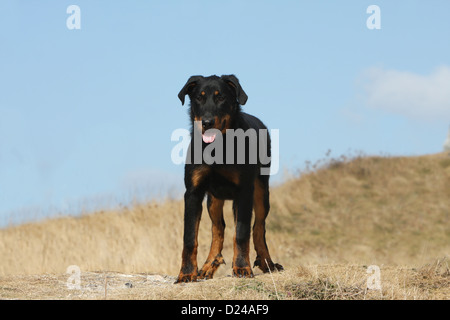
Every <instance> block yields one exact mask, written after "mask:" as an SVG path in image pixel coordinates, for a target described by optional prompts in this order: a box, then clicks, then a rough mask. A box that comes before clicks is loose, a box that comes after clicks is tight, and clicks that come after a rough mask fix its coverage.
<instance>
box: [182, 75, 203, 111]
mask: <svg viewBox="0 0 450 320" xmlns="http://www.w3.org/2000/svg"><path fill="white" fill-rule="evenodd" d="M201 79H203V77H202V76H192V77H190V78H189V79H188V81H187V82H186V84H185V85H184V87H183V89H181V91H180V93H179V94H178V98H179V99H180V100H181V105H184V98H185V96H186V95H187V94H189V93H190V90H191V89H192V88H193V87H195V86H196V85H197V83H198V82H199V81H200V80H201Z"/></svg>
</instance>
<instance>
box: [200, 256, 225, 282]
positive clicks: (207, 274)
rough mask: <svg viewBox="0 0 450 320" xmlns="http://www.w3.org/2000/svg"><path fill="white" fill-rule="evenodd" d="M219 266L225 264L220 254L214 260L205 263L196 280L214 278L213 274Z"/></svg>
mask: <svg viewBox="0 0 450 320" xmlns="http://www.w3.org/2000/svg"><path fill="white" fill-rule="evenodd" d="M221 264H226V263H225V260H224V259H223V257H222V255H221V254H218V255H217V256H216V257H215V258H214V260H212V261H210V260H208V261H206V262H205V264H204V265H203V267H202V269H201V270H200V272H199V275H198V278H199V279H205V280H208V279H212V278H213V276H214V273H215V272H216V271H217V269H218V268H219V266H220V265H221Z"/></svg>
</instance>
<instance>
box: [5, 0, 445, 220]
mask: <svg viewBox="0 0 450 320" xmlns="http://www.w3.org/2000/svg"><path fill="white" fill-rule="evenodd" d="M72 4H75V5H78V6H79V7H80V9H81V29H79V30H69V29H68V28H67V26H66V20H67V18H68V17H69V16H70V14H67V13H66V9H67V7H68V6H69V5H72ZM372 4H375V5H378V6H379V8H380V10H381V15H380V17H381V29H379V30H377V29H374V30H370V29H368V28H367V26H366V20H367V19H368V18H369V17H370V15H371V14H368V13H366V9H367V7H368V6H369V5H372ZM449 12H450V2H448V1H439V0H435V1H429V2H426V1H360V0H354V1H341V2H339V3H338V2H337V1H308V2H306V1H251V0H248V1H227V2H224V1H122V2H121V3H119V2H118V1H116V2H111V1H60V0H58V1H56V0H54V1H49V0H48V1H2V2H1V3H0V46H1V47H0V48H1V49H0V225H4V224H5V223H8V222H11V221H13V222H14V221H23V220H24V219H25V220H26V219H31V218H37V217H43V216H46V215H49V214H55V213H56V212H60V213H62V214H66V213H75V214H76V213H79V212H80V211H83V210H89V209H92V208H93V207H98V208H100V207H104V206H109V205H116V204H118V203H122V204H125V205H126V204H127V203H129V201H130V200H132V199H133V198H136V199H140V200H142V199H148V198H151V197H152V196H155V195H156V196H161V195H162V196H167V195H169V196H172V197H178V196H179V195H180V194H181V193H182V192H183V179H182V175H183V167H182V166H180V165H175V164H173V163H172V161H171V158H170V155H171V150H172V148H173V147H174V145H175V144H176V143H175V142H172V141H171V140H170V137H171V133H172V132H173V131H174V130H175V129H177V128H188V126H189V123H188V117H187V112H186V110H187V107H186V105H185V106H181V103H180V101H179V100H178V97H177V94H178V92H179V90H180V89H181V88H182V86H183V85H184V83H185V82H186V80H187V79H188V77H189V76H191V75H196V74H202V75H211V74H217V75H222V74H235V75H237V77H238V78H239V79H240V82H241V85H242V87H243V88H244V90H245V91H246V93H247V95H248V96H249V100H248V102H247V104H246V105H245V106H244V110H245V111H246V112H248V113H251V114H254V115H256V116H258V117H260V118H261V119H262V120H263V121H264V122H265V123H266V124H267V125H268V127H269V128H273V129H279V133H280V166H281V169H282V170H280V173H279V174H278V175H277V176H274V177H273V179H274V180H278V181H280V180H281V179H282V171H283V169H285V170H290V171H293V170H296V169H297V168H301V167H302V166H303V165H304V163H305V161H313V162H314V161H316V160H318V159H320V158H323V157H324V156H325V154H326V152H327V151H328V150H331V151H332V153H331V156H336V157H338V156H340V155H341V154H348V153H349V152H351V151H363V152H365V153H367V154H374V155H376V154H389V155H420V154H427V153H435V152H440V151H441V150H442V144H443V142H444V140H445V137H446V135H447V131H448V127H449V124H450V97H449V91H450V61H449V59H450V58H449V57H450V41H449V39H450V38H449V36H450V19H448V13H449ZM21 219H22V220H21Z"/></svg>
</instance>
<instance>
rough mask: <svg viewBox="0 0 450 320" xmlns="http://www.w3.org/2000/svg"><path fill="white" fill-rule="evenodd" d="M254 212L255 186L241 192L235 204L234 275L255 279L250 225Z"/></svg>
mask: <svg viewBox="0 0 450 320" xmlns="http://www.w3.org/2000/svg"><path fill="white" fill-rule="evenodd" d="M252 210H253V186H251V187H249V188H248V189H246V190H241V192H240V193H239V196H238V197H237V199H236V200H235V201H234V203H233V211H234V219H235V223H236V233H235V236H234V257H233V275H234V276H236V277H245V278H247V277H253V272H252V268H251V266H250V253H249V248H250V231H251V228H250V223H251V220H252Z"/></svg>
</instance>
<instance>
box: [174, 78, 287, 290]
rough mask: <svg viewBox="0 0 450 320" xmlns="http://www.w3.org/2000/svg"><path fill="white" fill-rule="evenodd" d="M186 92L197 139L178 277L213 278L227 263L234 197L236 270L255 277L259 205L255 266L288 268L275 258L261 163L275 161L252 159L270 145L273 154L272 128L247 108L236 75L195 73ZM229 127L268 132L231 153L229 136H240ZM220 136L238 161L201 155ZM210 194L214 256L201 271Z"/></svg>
mask: <svg viewBox="0 0 450 320" xmlns="http://www.w3.org/2000/svg"><path fill="white" fill-rule="evenodd" d="M186 95H189V98H190V101H191V104H190V109H189V114H190V118H191V122H192V128H191V139H192V140H191V145H190V153H189V154H188V158H187V161H186V165H185V177H184V182H185V186H186V192H185V195H184V201H185V212H184V238H183V241H184V243H183V253H182V265H181V271H180V274H179V276H178V279H177V281H176V282H189V281H196V280H197V279H211V278H212V277H213V275H214V273H215V271H216V270H217V268H218V267H219V266H220V265H221V264H222V263H225V262H224V259H223V257H222V254H221V252H222V248H223V240H224V231H225V221H224V219H223V205H224V201H225V200H233V214H234V221H235V225H236V233H235V237H234V257H233V275H234V276H238V277H253V272H252V269H251V265H250V257H249V246H250V233H251V226H250V224H251V219H252V211H253V210H254V211H255V222H254V225H253V243H254V246H255V250H256V254H257V257H256V260H255V262H254V266H257V267H259V268H260V269H261V270H262V271H263V272H268V271H269V269H270V271H274V270H283V267H282V266H281V265H279V264H277V263H274V262H273V261H272V259H271V258H270V255H269V250H268V249H267V244H266V237H265V233H266V227H265V220H266V217H267V215H268V213H269V175H268V174H262V173H261V168H266V169H268V168H269V167H270V161H269V162H264V163H263V162H262V161H260V160H259V158H258V159H257V160H256V161H250V160H251V159H254V157H252V156H253V155H254V154H252V152H253V153H254V152H258V154H259V153H260V151H261V148H262V149H265V150H264V151H265V152H266V153H267V156H268V157H269V160H270V138H269V135H268V133H267V128H266V127H265V126H264V124H263V123H262V122H261V121H260V120H259V119H257V118H256V117H253V116H251V115H249V114H246V113H244V112H242V111H241V105H244V104H245V103H246V101H247V95H246V94H245V92H244V90H243V89H242V87H241V85H240V84H239V81H238V79H237V78H236V77H235V76H234V75H224V76H221V77H218V76H210V77H203V76H192V77H190V78H189V80H188V81H187V83H186V84H185V86H184V87H183V89H181V91H180V93H179V94H178V97H179V98H180V100H181V102H182V104H184V100H185V96H186ZM211 129H215V130H211ZM229 129H234V130H238V129H242V130H241V132H242V131H243V132H248V131H251V130H254V131H259V132H263V133H265V136H263V137H261V135H257V136H256V140H255V141H253V142H251V141H250V140H251V139H247V140H245V144H244V146H245V147H244V149H242V148H239V147H238V146H236V145H234V146H233V148H232V151H231V152H232V155H231V157H230V150H229V149H227V148H225V146H228V145H229V144H228V143H227V138H228V139H235V137H232V138H230V137H229V136H228V135H227V132H229V131H231V130H229ZM262 129H263V130H262ZM264 129H265V130H264ZM261 130H262V131H261ZM196 135H197V137H201V139H200V142H198V141H197V143H195V142H194V137H195V136H196ZM219 135H220V136H219ZM249 136H250V135H249ZM249 136H248V137H249ZM248 137H247V138H248ZM218 138H221V139H223V141H224V142H223V143H222V144H220V146H222V147H223V150H222V149H220V150H215V152H216V153H221V156H222V157H223V158H224V159H225V158H226V159H228V160H232V161H224V160H223V161H222V160H220V161H216V162H214V163H210V162H208V163H209V164H208V163H206V162H205V160H204V159H201V160H200V161H195V160H196V159H194V156H193V155H194V154H199V153H198V151H200V150H199V149H200V148H201V151H202V152H203V151H204V150H205V148H207V147H208V146H209V145H211V144H212V143H213V142H215V141H216V140H218ZM261 139H263V143H261ZM255 143H256V149H255V148H251V147H252V146H255ZM195 148H197V149H198V150H195ZM218 151H223V152H218ZM196 152H197V153H196ZM227 152H228V156H227ZM242 152H245V153H246V154H245V156H244V157H242V155H241V154H239V153H242ZM200 154H201V152H200ZM215 156H217V155H215ZM239 159H240V161H239ZM242 159H244V160H243V161H242ZM230 162H231V163H230ZM205 195H207V207H208V212H209V216H210V218H211V220H212V242H211V249H210V252H209V255H208V258H207V259H206V262H205V264H204V265H203V267H202V268H201V269H200V271H198V268H197V234H198V227H199V223H200V218H201V213H202V202H203V199H204V197H205Z"/></svg>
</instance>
